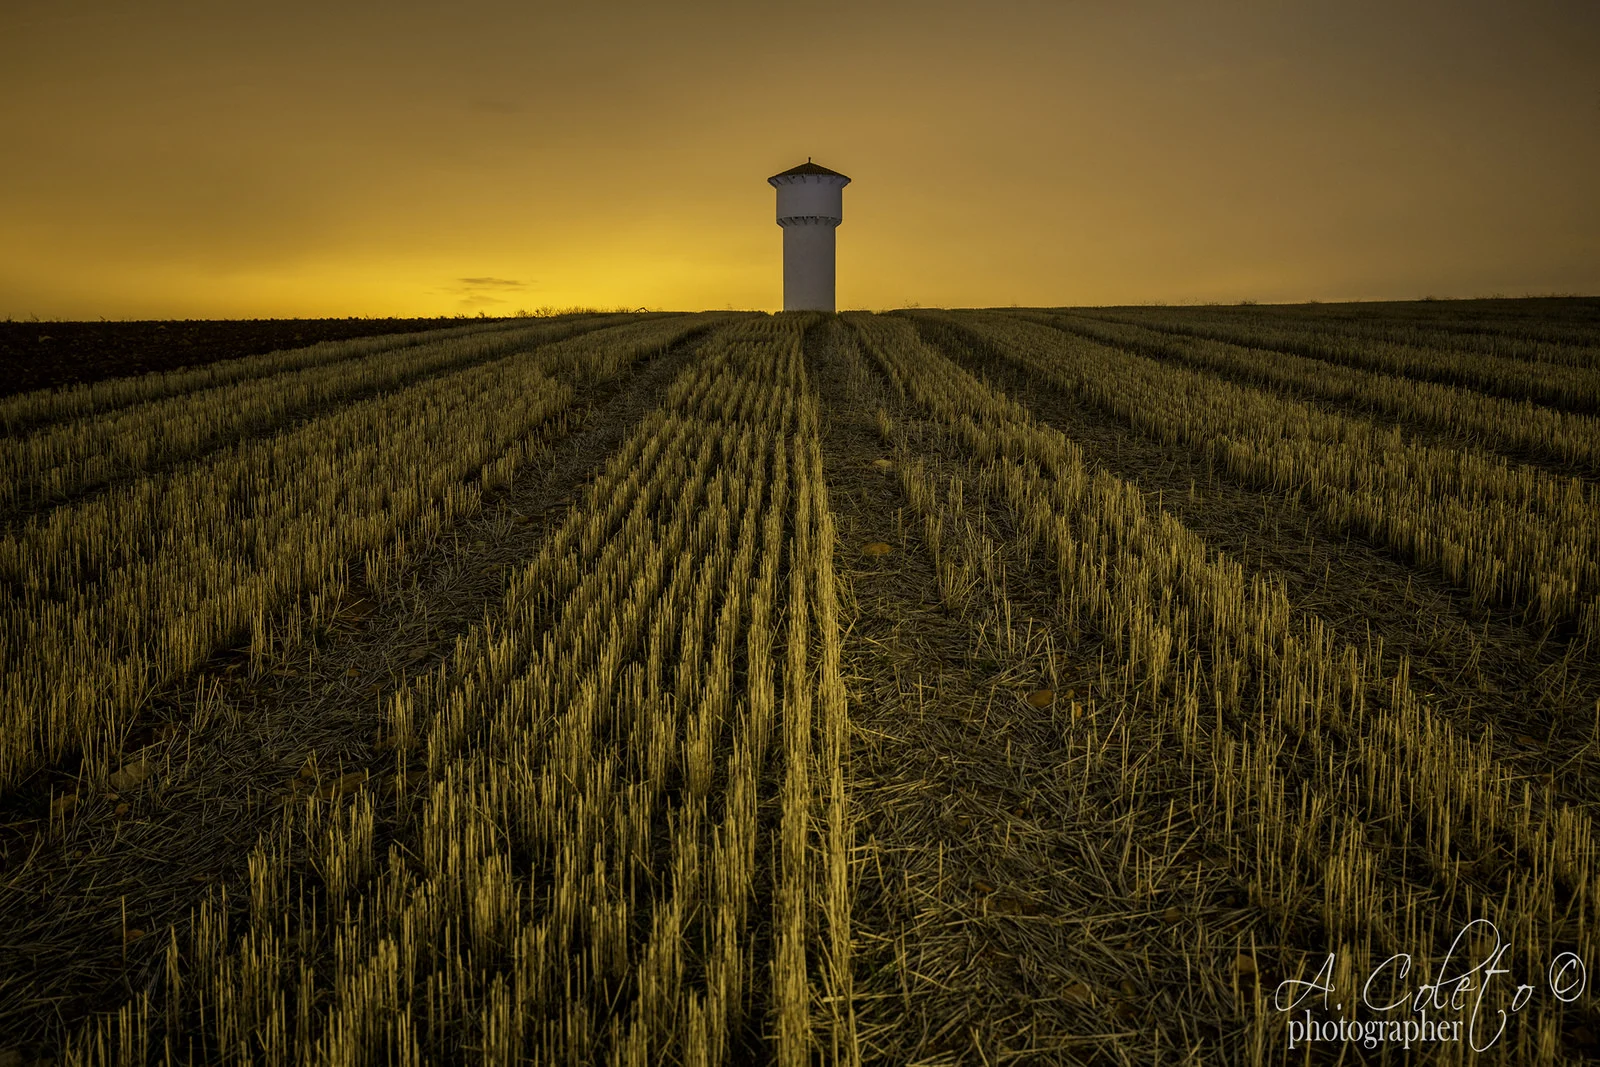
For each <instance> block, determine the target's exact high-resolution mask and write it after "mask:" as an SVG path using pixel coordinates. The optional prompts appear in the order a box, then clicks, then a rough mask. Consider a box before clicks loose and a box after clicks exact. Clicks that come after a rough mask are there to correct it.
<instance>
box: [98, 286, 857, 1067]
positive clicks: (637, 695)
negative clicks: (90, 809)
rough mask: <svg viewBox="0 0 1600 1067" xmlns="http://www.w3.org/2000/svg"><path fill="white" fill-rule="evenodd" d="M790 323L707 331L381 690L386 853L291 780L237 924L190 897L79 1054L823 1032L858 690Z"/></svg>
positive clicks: (355, 819)
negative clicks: (692, 357)
mask: <svg viewBox="0 0 1600 1067" xmlns="http://www.w3.org/2000/svg"><path fill="white" fill-rule="evenodd" d="M800 326H801V324H800V322H798V321H796V320H794V319H790V318H787V317H784V318H780V319H776V320H767V321H758V322H750V323H736V324H734V325H732V326H729V327H726V328H724V329H723V330H721V331H719V332H718V333H717V334H715V335H713V337H712V338H711V339H709V340H708V341H707V342H706V343H705V345H704V346H703V347H702V349H701V351H700V352H699V353H698V356H699V358H698V360H697V363H696V364H695V365H693V366H691V367H689V368H687V369H686V370H685V371H684V373H683V374H682V375H681V376H680V377H679V379H678V380H677V381H676V382H675V383H674V384H673V386H672V387H671V388H670V389H669V390H668V392H667V396H666V400H665V404H664V406H663V409H662V410H660V411H657V412H656V413H654V414H652V415H651V416H649V417H647V418H646V419H645V420H644V422H643V423H641V424H640V426H639V427H638V428H637V429H636V430H635V432H634V433H633V434H632V435H631V436H630V437H629V438H628V439H627V440H626V441H625V442H624V444H623V445H622V447H621V448H620V449H619V451H618V453H617V454H616V455H615V456H613V457H612V458H611V459H610V460H609V461H608V462H607V463H606V465H605V467H604V470H603V471H602V473H601V474H600V475H599V476H598V477H597V478H596V480H595V481H594V482H593V484H592V485H591V486H590V487H589V488H588V490H587V491H586V492H585V493H584V494H583V497H582V499H581V500H580V501H579V502H578V503H577V506H575V507H574V508H573V509H572V510H571V511H570V513H569V515H568V518H567V519H566V521H565V522H564V523H563V524H562V525H561V526H560V527H558V528H557V529H556V530H554V531H553V532H552V534H551V536H550V537H549V538H548V539H547V540H546V542H545V543H544V545H543V546H542V548H541V550H540V552H539V554H538V555H537V556H536V557H535V558H534V559H533V560H531V561H530V562H529V563H528V564H527V565H525V566H524V567H523V568H521V569H520V570H519V571H518V572H517V573H516V574H515V575H514V576H513V577H512V579H511V581H510V583H509V586H508V590H507V593H506V595H505V598H504V601H503V603H502V604H501V605H500V607H499V608H498V610H496V611H495V612H494V613H493V614H492V616H491V617H490V618H488V619H486V621H485V623H484V624H483V625H481V626H479V627H477V628H475V629H474V630H472V631H471V632H469V633H468V634H467V635H465V636H464V637H463V638H461V639H460V640H459V641H458V643H457V647H456V650H455V653H454V655H453V656H452V657H451V659H450V660H449V661H448V663H447V664H445V665H442V666H441V667H440V668H438V669H437V670H436V671H435V672H433V673H432V674H430V675H427V676H425V677H424V678H422V679H419V680H418V681H417V682H415V683H413V684H412V685H411V686H410V687H408V688H407V689H406V690H404V691H402V692H401V693H399V694H397V695H396V696H395V697H394V698H393V699H392V701H391V702H390V705H389V726H388V729H387V731H386V736H385V738H384V742H385V744H386V745H391V746H393V750H394V773H393V775H392V776H390V777H389V780H390V782H391V783H392V785H393V787H394V790H395V796H396V800H395V803H396V817H397V818H398V819H400V820H401V821H402V822H403V825H404V827H405V829H404V830H403V831H402V833H401V837H400V842H401V843H400V844H397V845H396V846H393V847H391V848H390V850H389V853H388V855H387V857H386V858H385V857H382V856H380V855H378V854H377V852H376V849H375V846H374V843H373V842H374V833H373V829H372V828H373V825H374V821H375V813H376V808H377V804H378V802H377V801H375V800H374V799H372V797H371V796H370V795H369V788H368V787H367V786H365V785H359V784H352V786H351V790H350V791H351V792H353V793H354V794H355V796H354V799H353V801H352V800H351V799H350V798H348V797H346V798H344V799H343V800H336V801H335V804H334V805H333V806H331V807H330V806H329V805H328V804H327V802H326V801H322V800H314V799H308V800H305V801H303V802H301V804H300V806H298V807H297V815H296V816H295V817H294V818H292V819H289V820H287V821H286V822H285V823H284V825H283V826H282V827H281V828H280V829H279V830H278V831H277V832H276V833H275V834H273V835H271V836H269V837H267V838H265V839H263V841H262V842H261V844H260V846H259V847H258V849H257V851H256V853H255V854H254V856H253V857H252V860H251V901H250V904H251V906H250V914H249V918H248V921H247V923H246V924H245V928H244V929H243V930H239V929H236V928H230V926H229V925H228V921H227V918H226V915H227V912H226V908H225V904H219V902H217V901H210V902H208V903H207V904H205V905H202V907H201V909H200V912H199V914H198V916H197V920H196V922H195V924H194V929H193V932H192V935H191V936H189V937H187V938H184V939H181V940H180V939H179V938H178V937H176V936H174V937H173V940H172V943H171V947H170V949H169V952H168V956H167V962H166V980H165V986H164V992H163V993H161V994H157V995H155V996H152V995H151V994H142V995H140V996H139V997H137V998H135V999H134V1000H133V1001H131V1002H130V1003H129V1004H128V1005H127V1006H126V1007H125V1008H124V1010H123V1011H122V1012H121V1013H119V1015H118V1016H116V1017H114V1018H110V1019H106V1020H102V1021H101V1022H99V1023H98V1024H96V1025H92V1026H91V1027H89V1028H88V1029H87V1030H86V1031H85V1032H84V1034H83V1036H82V1038H81V1040H80V1041H79V1042H78V1043H77V1044H76V1046H75V1048H74V1050H73V1054H72V1055H71V1056H70V1057H69V1062H74V1063H82V1064H101V1063H112V1062H125V1059H131V1060H132V1061H133V1062H140V1063H142V1062H146V1061H147V1060H149V1059H151V1058H155V1059H161V1058H163V1057H165V1058H166V1059H167V1060H171V1061H176V1062H186V1061H189V1060H191V1059H204V1060H205V1061H206V1062H216V1063H226V1062H242V1061H244V1060H254V1061H265V1062H285V1063H287V1062H316V1063H327V1064H339V1065H345V1064H351V1065H354V1064H386V1063H399V1064H418V1063H423V1062H446V1061H451V1062H457V1061H460V1060H461V1059H462V1058H463V1057H465V1056H467V1055H469V1054H470V1055H471V1057H472V1059H473V1062H482V1063H486V1064H501V1063H517V1062H538V1063H570V1064H583V1063H608V1064H615V1065H618V1067H622V1065H632V1064H649V1063H662V1064H679V1063H683V1064H688V1063H694V1064H706V1065H711V1064H718V1063H727V1062H738V1061H740V1060H742V1059H744V1058H747V1057H749V1056H750V1055H752V1054H754V1053H755V1052H756V1049H757V1048H758V1047H759V1045H758V1044H752V1043H753V1042H757V1043H758V1042H759V1041H760V1039H759V1038H757V1037H755V1035H757V1034H761V1033H767V1034H771V1035H772V1040H773V1046H772V1047H771V1048H770V1049H769V1050H768V1052H767V1056H768V1057H770V1058H772V1059H776V1060H777V1061H778V1062H781V1063H784V1064H786V1065H798V1064H804V1063H809V1062H811V1057H812V1056H813V1054H814V1051H815V1050H816V1049H817V1048H818V1047H819V1046H820V1045H822V1044H823V1043H826V1044H829V1045H831V1044H832V1041H833V1036H834V1034H835V1033H836V1032H838V1031H839V1030H840V1029H841V1028H845V1027H847V1026H848V1017H847V1015H845V1014H844V1013H843V1011H842V1005H843V1004H847V1003H848V996H849V911H848V898H847V897H846V895H845V888H846V885H845V879H844V870H845V868H844V864H845V860H846V846H845V842H844V839H843V834H844V826H845V822H844V819H843V811H842V803H843V779H842V770H841V764H842V747H843V737H844V714H845V709H844V699H843V688H842V685H841V682H840V680H839V675H838V640H839V638H838V632H837V622H836V618H835V608H834V605H833V595H834V594H833V578H832V570H831V555H832V548H833V546H832V536H833V535H832V525H831V521H830V519H829V516H828V510H827V498H826V494H825V491H824V489H823V485H822V478H821V464H820V455H819V452H818V438H817V429H818V426H817V412H816V402H815V399H814V396H813V394H812V392H811V391H810V389H809V388H808V385H807V383H806V380H805V377H804V370H803V364H802V361H801V355H800V345H799V340H800ZM814 774H815V775H816V776H818V780H814V779H813V775H814ZM359 777H360V776H358V778H359ZM774 777H781V785H780V786H779V788H778V796H777V797H776V798H773V797H772V796H771V794H770V793H767V794H766V795H763V794H764V792H765V789H764V783H766V782H767V781H769V780H771V779H772V778H774ZM331 792H333V793H334V795H335V796H336V797H337V795H338V792H339V790H332V791H331ZM774 800H776V804H777V809H778V812H777V814H778V825H777V828H776V830H775V831H769V830H766V829H765V828H764V826H765V825H766V820H764V819H762V818H761V812H762V811H763V810H770V806H771V805H772V804H773V801H774ZM763 866H765V867H767V868H768V869H769V870H770V871H771V874H770V876H769V875H767V874H764V873H763V872H762V869H761V868H762V867H763ZM764 886H771V887H772V888H771V890H770V896H769V891H767V890H764V889H763V888H762V887H764ZM762 907H770V908H771V912H770V914H766V915H763V914H762V913H761V912H760V910H759V909H760V908H762ZM760 931H770V934H766V933H758V932H760ZM808 948H809V949H810V951H809V952H808ZM840 991H842V993H843V996H844V1001H843V1002H841V1001H840V1000H838V999H834V998H830V997H829V995H828V994H838V993H839V992H840ZM763 994H765V995H763ZM762 1007H767V1008H768V1009H769V1010H770V1012H771V1015H770V1016H769V1017H762V1016H761V1015H760V1014H759V1011H758V1009H760V1008H762ZM845 1043H846V1044H847V1045H851V1046H853V1041H850V1040H849V1039H848V1035H845ZM124 1058H125V1059H124Z"/></svg>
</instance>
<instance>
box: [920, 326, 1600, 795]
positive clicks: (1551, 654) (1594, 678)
mask: <svg viewBox="0 0 1600 1067" xmlns="http://www.w3.org/2000/svg"><path fill="white" fill-rule="evenodd" d="M929 325H930V324H927V323H923V322H919V327H921V328H922V329H923V331H924V336H926V337H927V338H928V340H929V341H930V343H935V344H938V345H939V347H940V348H941V350H942V351H944V352H945V353H946V354H947V355H948V356H950V358H951V359H953V360H955V361H956V362H957V363H958V364H959V365H961V366H963V367H965V368H966V369H968V370H969V371H971V372H972V373H973V374H976V375H978V376H979V377H981V378H983V379H985V380H987V381H988V382H990V383H991V384H992V385H993V386H994V387H996V388H997V389H999V390H1002V391H1004V392H1005V393H1006V394H1007V395H1008V396H1011V397H1013V398H1014V399H1016V400H1018V401H1019V402H1020V403H1022V404H1024V405H1025V406H1027V407H1028V408H1029V410H1030V411H1032V413H1033V414H1034V416H1035V417H1036V418H1038V419H1040V420H1041V421H1042V422H1044V423H1045V424H1046V425H1049V426H1051V427H1053V428H1055V429H1057V430H1059V431H1061V432H1062V433H1063V434H1065V435H1066V436H1067V437H1069V438H1071V439H1072V440H1073V441H1074V442H1076V443H1077V444H1078V445H1079V447H1081V448H1082V449H1083V452H1084V456H1085V459H1086V460H1087V461H1088V462H1089V463H1090V464H1091V465H1093V466H1097V467H1099V468H1102V469H1104V470H1106V471H1108V472H1109V473H1111V474H1114V475H1116V476H1117V477H1119V478H1123V479H1125V480H1127V481H1130V482H1133V483H1135V484H1137V485H1138V486H1139V487H1140V488H1141V489H1143V490H1145V491H1146V492H1148V493H1151V494H1160V496H1159V497H1158V498H1156V500H1154V501H1152V507H1153V508H1154V507H1157V506H1159V507H1163V508H1165V509H1166V510H1168V511H1170V512H1172V514H1173V515H1175V516H1176V517H1177V518H1178V519H1180V520H1181V521H1182V522H1183V524H1184V525H1185V526H1187V527H1189V528H1190V529H1193V530H1194V531H1195V532H1197V533H1199V534H1200V535H1201V536H1202V537H1204V538H1205V540H1206V543H1207V544H1208V545H1210V546H1211V547H1213V548H1215V549H1216V550H1218V551H1220V552H1224V553H1226V554H1228V555H1229V556H1232V557H1233V558H1235V559H1238V560H1240V561H1242V562H1244V563H1245V564H1246V566H1248V567H1251V568H1253V569H1257V570H1261V571H1265V572H1270V573H1273V574H1276V575H1278V576H1280V577H1281V578H1282V579H1283V580H1284V582H1285V584H1286V586H1287V588H1288V592H1289V595H1290V598H1291V601H1292V602H1293V603H1294V604H1295V605H1296V606H1297V608H1299V609H1301V610H1310V611H1314V612H1315V613H1316V614H1317V615H1319V616H1320V617H1322V618H1323V619H1324V620H1325V621H1326V622H1327V623H1328V624H1329V626H1330V627H1331V628H1332V629H1333V631H1334V632H1335V633H1336V634H1337V635H1338V636H1339V637H1340V638H1341V639H1342V640H1344V641H1347V642H1350V643H1352V644H1355V645H1357V646H1358V647H1362V646H1364V644H1365V642H1366V640H1367V636H1368V635H1369V634H1371V635H1372V636H1374V637H1378V638H1381V639H1382V641H1383V648H1384V654H1385V657H1386V662H1388V663H1391V664H1392V663H1394V662H1396V661H1397V660H1398V657H1399V656H1401V655H1406V656H1409V657H1410V661H1411V676H1412V677H1413V678H1414V679H1417V681H1418V684H1419V688H1420V690H1421V691H1423V692H1427V693H1431V694H1432V696H1433V700H1434V702H1435V705H1436V706H1437V707H1438V708H1439V709H1440V710H1441V711H1443V712H1445V713H1447V714H1449V715H1451V716H1452V717H1453V718H1454V719H1455V720H1456V721H1457V722H1458V723H1460V724H1461V725H1462V726H1463V727H1464V728H1466V729H1467V730H1469V731H1470V734H1469V736H1477V735H1479V734H1480V733H1481V732H1482V730H1483V727H1484V724H1485V722H1486V721H1488V722H1492V723H1493V725H1494V733H1495V738H1496V745H1495V754H1496V757H1497V758H1498V759H1499V760H1500V761H1502V763H1503V765H1504V766H1506V767H1508V768H1515V769H1516V770H1517V772H1518V773H1520V774H1522V775H1525V776H1526V777H1527V778H1529V779H1530V780H1537V779H1539V778H1542V777H1544V776H1546V775H1553V776H1554V779H1553V780H1554V782H1555V786H1556V790H1557V796H1558V797H1559V798H1560V799H1561V800H1563V801H1565V802H1567V803H1573V804H1579V805H1582V806H1584V807H1585V808H1586V809H1587V810H1588V811H1590V812H1591V813H1596V812H1600V738H1597V737H1596V730H1597V726H1600V721H1597V717H1600V662H1597V661H1594V660H1586V659H1585V657H1584V656H1583V655H1582V654H1581V652H1579V651H1578V650H1576V649H1572V648H1570V647H1568V646H1567V644H1566V643H1565V642H1564V641H1563V640H1562V639H1560V638H1559V637H1551V638H1549V639H1545V638H1543V637H1542V636H1541V635H1540V634H1538V633H1534V632H1530V630H1529V629H1527V628H1525V627H1523V626H1521V625H1519V624H1518V623H1517V622H1515V621H1514V620H1513V618H1512V617H1511V616H1510V614H1509V613H1507V612H1503V611H1494V610H1489V609H1484V608H1479V607H1474V606H1473V605H1472V604H1471V603H1470V601H1469V599H1468V598H1467V596H1466V595H1465V594H1464V593H1462V592H1461V591H1460V590H1458V589H1456V588H1455V587H1454V586H1452V585H1450V584H1449V583H1447V582H1445V581H1444V580H1442V579H1441V578H1439V577H1437V576H1435V575H1432V574H1430V573H1427V572H1426V571H1422V570H1419V569H1416V568H1413V567H1411V566H1409V565H1407V564H1405V563H1403V562H1401V561H1399V560H1396V559H1395V558H1394V557H1393V556H1391V555H1390V554H1389V553H1388V552H1386V551H1384V550H1382V549H1379V548H1375V547H1373V546H1371V545H1369V544H1367V543H1365V542H1363V541H1359V540H1354V539H1351V538H1350V537H1348V536H1346V535H1345V534H1342V533H1338V532H1335V531H1332V530H1330V529H1328V528H1327V526H1326V525H1325V524H1324V522H1323V521H1322V520H1321V519H1320V518H1319V517H1318V516H1317V515H1316V514H1315V513H1314V512H1311V511H1307V510H1305V509H1302V508H1299V507H1298V506H1296V505H1295V504H1294V502H1293V501H1292V500H1291V499H1290V498H1288V497H1286V496H1283V495H1280V494H1275V493H1270V492H1263V491H1260V490H1256V489H1251V488H1247V487H1245V486H1241V485H1239V484H1238V483H1236V482H1234V481H1231V480H1229V479H1227V478H1226V477H1224V476H1223V475H1222V474H1221V473H1220V472H1213V471H1211V470H1210V469H1209V468H1208V464H1207V462H1206V459H1205V457H1203V456H1200V455H1197V454H1196V453H1194V452H1192V451H1189V450H1188V449H1185V448H1182V447H1172V446H1167V445H1163V444H1161V443H1160V442H1157V441H1153V440H1151V439H1149V438H1147V437H1144V436H1142V435H1140V434H1139V433H1137V432H1136V431H1135V430H1133V429H1132V428H1131V427H1129V426H1127V425H1125V424H1123V423H1122V422H1121V421H1119V420H1117V419H1116V418H1115V417H1114V416H1111V415H1108V414H1106V413H1105V412H1102V411H1099V410H1096V409H1095V408H1093V407H1092V406H1090V405H1087V404H1085V403H1083V402H1081V401H1079V400H1077V399H1076V398H1073V397H1071V396H1068V395H1065V394H1064V393H1063V392H1062V391H1061V390H1059V389H1057V388H1055V387H1054V386H1052V385H1051V384H1050V383H1048V382H1043V381H1040V380H1037V379H1035V378H1033V377H1031V376H1030V375H1029V374H1028V373H1027V371H1026V370H1024V369H1023V368H1021V367H1020V366H1018V365H1017V364H1015V363H1013V362H1010V361H1008V360H1006V359H1004V358H1002V357H1000V356H998V355H997V354H996V353H994V352H992V351H988V350H986V349H985V348H984V347H982V346H981V345H978V344H975V343H970V342H969V339H967V338H960V339H954V338H952V336H951V335H950V334H949V333H948V332H945V331H942V330H940V329H939V328H937V327H933V328H929Z"/></svg>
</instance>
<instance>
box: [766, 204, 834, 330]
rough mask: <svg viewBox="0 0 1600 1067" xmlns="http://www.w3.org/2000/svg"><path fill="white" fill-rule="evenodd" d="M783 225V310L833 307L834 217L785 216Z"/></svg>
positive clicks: (832, 308) (827, 308) (829, 308)
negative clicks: (791, 217)
mask: <svg viewBox="0 0 1600 1067" xmlns="http://www.w3.org/2000/svg"><path fill="white" fill-rule="evenodd" d="M779 225H780V226H782V227H783V310H785V311H807V310H812V311H833V310H834V278H835V272H834V249H835V245H834V236H833V235H834V232H835V230H834V228H835V227H836V226H838V225H839V220H837V219H805V218H801V219H786V220H784V221H783V222H780V223H779Z"/></svg>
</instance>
